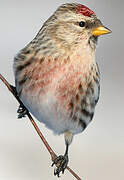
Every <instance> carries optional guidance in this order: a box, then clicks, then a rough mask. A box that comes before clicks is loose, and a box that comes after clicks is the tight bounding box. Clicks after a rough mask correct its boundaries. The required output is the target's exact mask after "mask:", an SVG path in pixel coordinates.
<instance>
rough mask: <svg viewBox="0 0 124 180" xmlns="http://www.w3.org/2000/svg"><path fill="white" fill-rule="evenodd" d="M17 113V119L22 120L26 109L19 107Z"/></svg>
mask: <svg viewBox="0 0 124 180" xmlns="http://www.w3.org/2000/svg"><path fill="white" fill-rule="evenodd" d="M17 113H18V119H20V118H23V117H25V116H26V115H27V109H26V108H25V107H24V106H23V105H20V106H19V108H18V110H17Z"/></svg>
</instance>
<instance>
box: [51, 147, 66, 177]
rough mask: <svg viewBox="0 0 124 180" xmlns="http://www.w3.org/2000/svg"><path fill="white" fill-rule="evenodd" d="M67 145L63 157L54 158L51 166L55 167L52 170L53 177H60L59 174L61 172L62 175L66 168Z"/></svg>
mask: <svg viewBox="0 0 124 180" xmlns="http://www.w3.org/2000/svg"><path fill="white" fill-rule="evenodd" d="M68 161H69V159H68V144H67V145H66V151H65V154H64V156H62V155H60V156H58V157H56V158H55V160H54V161H53V164H52V166H54V165H56V168H55V170H54V175H55V176H56V175H57V176H58V177H60V172H62V174H64V171H65V169H66V168H67V165H68Z"/></svg>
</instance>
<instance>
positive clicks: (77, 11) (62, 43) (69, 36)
mask: <svg viewBox="0 0 124 180" xmlns="http://www.w3.org/2000/svg"><path fill="white" fill-rule="evenodd" d="M110 32H111V31H110V30H109V29H108V28H106V27H104V26H103V24H102V23H101V21H100V20H99V19H98V18H97V16H96V14H95V13H94V12H93V11H92V10H90V9H89V8H88V7H86V6H84V5H81V4H75V3H71V4H68V3H67V4H63V5H61V6H60V7H59V8H58V9H57V10H56V11H55V13H54V14H53V15H52V16H51V17H50V18H49V19H48V20H47V21H46V22H45V23H44V25H43V27H42V29H41V30H40V32H39V33H38V36H37V37H40V39H41V40H42V39H43V42H44V41H45V40H46V42H47V40H49V43H48V44H50V46H51V48H52V47H53V46H54V47H56V48H59V49H60V48H61V49H67V50H69V49H72V48H73V47H77V46H79V45H80V44H81V45H83V44H84V45H89V46H90V47H91V48H92V49H95V47H96V42H97V39H98V36H100V35H103V34H108V33H110ZM50 40H51V42H50ZM41 43H42V41H41ZM73 49H74V48H73Z"/></svg>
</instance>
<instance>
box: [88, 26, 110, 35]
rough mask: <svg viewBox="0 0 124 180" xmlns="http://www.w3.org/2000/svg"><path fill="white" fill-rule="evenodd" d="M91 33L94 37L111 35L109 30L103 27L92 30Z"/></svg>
mask: <svg viewBox="0 0 124 180" xmlns="http://www.w3.org/2000/svg"><path fill="white" fill-rule="evenodd" d="M91 33H92V35H94V36H100V35H103V34H109V33H111V30H109V29H108V28H106V27H104V26H99V27H95V28H93V29H92V32H91Z"/></svg>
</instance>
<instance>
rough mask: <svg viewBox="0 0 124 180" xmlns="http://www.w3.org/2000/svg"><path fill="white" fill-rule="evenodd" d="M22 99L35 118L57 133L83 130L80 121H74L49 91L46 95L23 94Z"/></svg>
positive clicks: (75, 132) (74, 132)
mask: <svg viewBox="0 0 124 180" xmlns="http://www.w3.org/2000/svg"><path fill="white" fill-rule="evenodd" d="M20 98H21V100H22V102H23V103H24V105H25V106H26V107H27V109H28V110H29V111H30V112H31V113H32V114H33V115H34V116H35V118H36V119H37V120H38V121H40V122H42V123H44V124H45V125H46V126H47V127H48V128H49V129H51V130H53V132H54V133H55V134H61V133H64V132H65V131H71V132H72V133H73V134H77V133H80V132H82V130H83V129H82V127H81V126H80V125H79V123H78V121H74V120H72V119H71V118H69V116H68V115H67V113H66V112H65V111H64V110H63V109H62V107H60V105H59V104H58V103H57V101H56V98H55V97H54V95H52V94H50V93H48V94H46V95H45V96H39V97H38V96H37V95H36V94H35V95H34V94H33V95H32V94H26V95H25V94H24V93H23V92H22V94H21V97H20Z"/></svg>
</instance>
